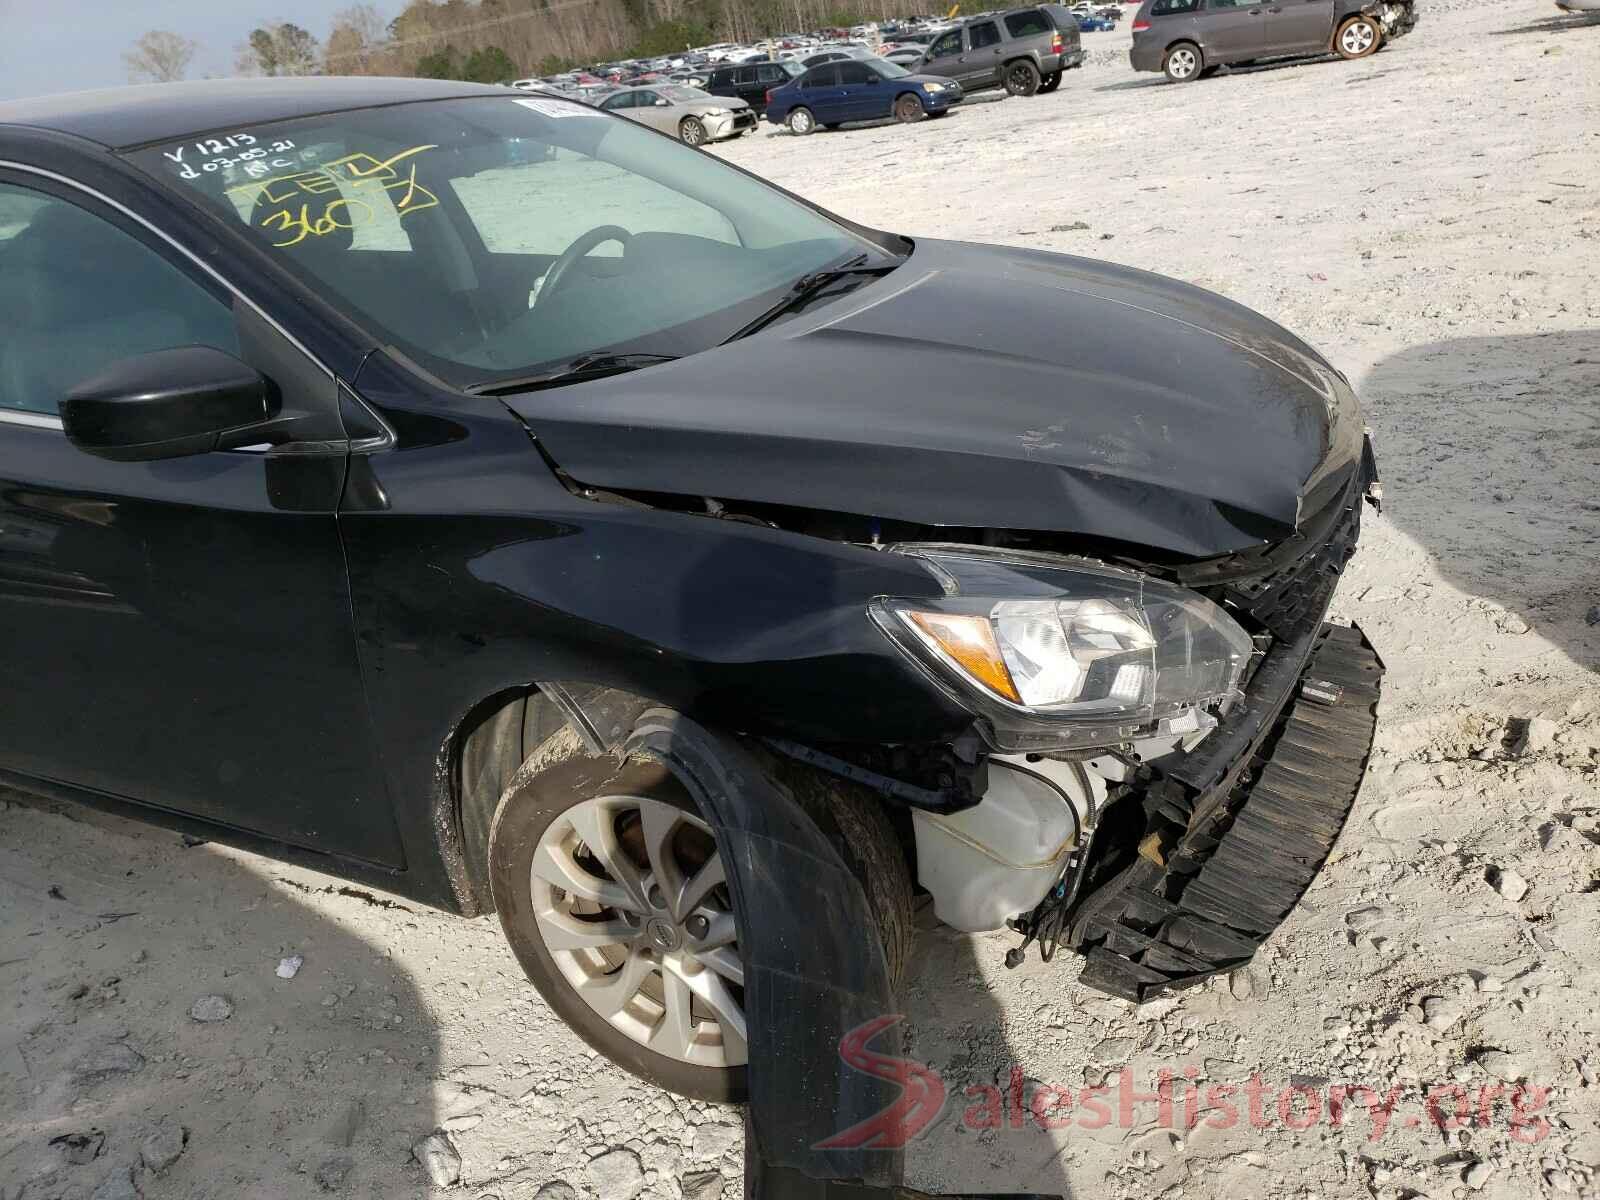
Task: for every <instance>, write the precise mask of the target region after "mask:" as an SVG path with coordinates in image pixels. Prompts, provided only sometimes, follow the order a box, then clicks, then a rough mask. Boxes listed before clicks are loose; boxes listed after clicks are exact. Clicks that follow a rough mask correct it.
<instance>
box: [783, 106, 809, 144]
mask: <svg viewBox="0 0 1600 1200" xmlns="http://www.w3.org/2000/svg"><path fill="white" fill-rule="evenodd" d="M783 123H784V124H785V125H787V126H788V127H789V132H790V133H792V134H794V135H795V136H796V137H805V135H806V134H808V133H811V132H813V131H814V130H815V129H816V128H817V118H816V117H815V116H813V115H812V113H811V110H810V109H809V108H795V109H791V110H790V111H789V115H788V116H787V117H785V118H784V121H783Z"/></svg>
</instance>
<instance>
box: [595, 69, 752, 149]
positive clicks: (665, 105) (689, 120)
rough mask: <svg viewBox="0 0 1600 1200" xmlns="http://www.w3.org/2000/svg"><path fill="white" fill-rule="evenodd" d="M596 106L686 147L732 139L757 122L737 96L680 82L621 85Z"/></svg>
mask: <svg viewBox="0 0 1600 1200" xmlns="http://www.w3.org/2000/svg"><path fill="white" fill-rule="evenodd" d="M599 107H600V109H601V111H603V112H610V113H616V114H617V115H618V116H622V117H627V118H628V119H629V120H630V121H637V122H639V124H641V125H648V126H650V128H652V129H659V130H661V132H662V133H670V134H672V136H673V137H675V138H677V139H678V140H679V141H681V142H682V143H683V144H684V145H686V146H703V145H705V144H706V143H707V142H720V141H722V140H723V139H724V138H736V137H738V136H739V135H740V134H742V133H748V132H749V131H750V130H752V129H754V128H755V127H756V125H757V124H758V120H757V117H756V114H755V110H754V109H752V108H751V107H750V106H749V105H748V104H746V103H745V102H744V101H743V100H740V99H739V98H738V97H737V96H713V95H711V94H710V93H709V92H703V91H701V90H700V89H699V88H695V87H687V86H685V85H684V84H681V83H663V84H657V85H655V86H654V87H635V88H624V89H623V90H622V91H620V92H615V93H613V94H612V95H610V96H607V97H606V98H605V99H604V100H602V101H601V102H600V105H599Z"/></svg>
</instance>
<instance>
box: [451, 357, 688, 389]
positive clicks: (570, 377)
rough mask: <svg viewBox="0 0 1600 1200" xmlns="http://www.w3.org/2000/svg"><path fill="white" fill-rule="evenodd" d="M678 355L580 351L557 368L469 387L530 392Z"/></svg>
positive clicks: (670, 359)
mask: <svg viewBox="0 0 1600 1200" xmlns="http://www.w3.org/2000/svg"><path fill="white" fill-rule="evenodd" d="M679 357H680V356H679V355H676V354H580V355H578V357H577V358H575V359H573V360H572V361H571V362H569V363H567V364H565V365H564V366H560V367H557V368H555V369H554V370H553V371H541V372H540V373H539V374H537V375H523V376H520V377H518V378H516V379H491V380H489V382H487V383H476V384H473V385H472V386H471V387H469V388H468V389H467V391H468V392H470V393H471V394H472V395H474V396H504V395H507V394H508V393H511V392H529V391H533V390H535V389H537V388H542V387H554V386H556V385H559V384H563V383H577V382H578V381H579V380H583V379H598V378H600V377H601V376H603V375H621V374H623V373H624V372H626V371H637V370H639V369H640V368H641V367H653V366H655V365H656V364H657V363H666V362H674V361H676V360H677V359H678V358H679Z"/></svg>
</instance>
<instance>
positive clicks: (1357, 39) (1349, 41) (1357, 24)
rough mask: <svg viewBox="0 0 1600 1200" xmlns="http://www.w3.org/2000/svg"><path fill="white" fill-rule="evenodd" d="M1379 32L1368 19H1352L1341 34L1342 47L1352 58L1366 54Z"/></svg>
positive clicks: (1340, 44)
mask: <svg viewBox="0 0 1600 1200" xmlns="http://www.w3.org/2000/svg"><path fill="white" fill-rule="evenodd" d="M1377 37H1378V35H1377V33H1376V32H1375V31H1374V30H1373V28H1372V26H1371V25H1370V24H1369V23H1367V22H1366V21H1352V22H1351V23H1350V24H1348V25H1346V26H1345V27H1344V32H1343V33H1341V34H1340V35H1339V46H1340V48H1341V49H1342V50H1343V51H1344V52H1345V53H1346V54H1348V55H1350V56H1351V57H1352V58H1354V57H1356V56H1358V55H1361V54H1365V53H1366V52H1367V51H1368V50H1370V49H1371V48H1372V43H1373V42H1375V41H1376V40H1377Z"/></svg>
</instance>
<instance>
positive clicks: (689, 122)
mask: <svg viewBox="0 0 1600 1200" xmlns="http://www.w3.org/2000/svg"><path fill="white" fill-rule="evenodd" d="M678 136H679V137H680V138H682V139H683V144H684V145H685V146H699V145H702V144H704V142H705V140H706V127H705V126H704V125H703V124H701V122H700V120H699V119H698V118H697V117H685V118H684V119H683V124H681V125H679V126H678Z"/></svg>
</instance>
